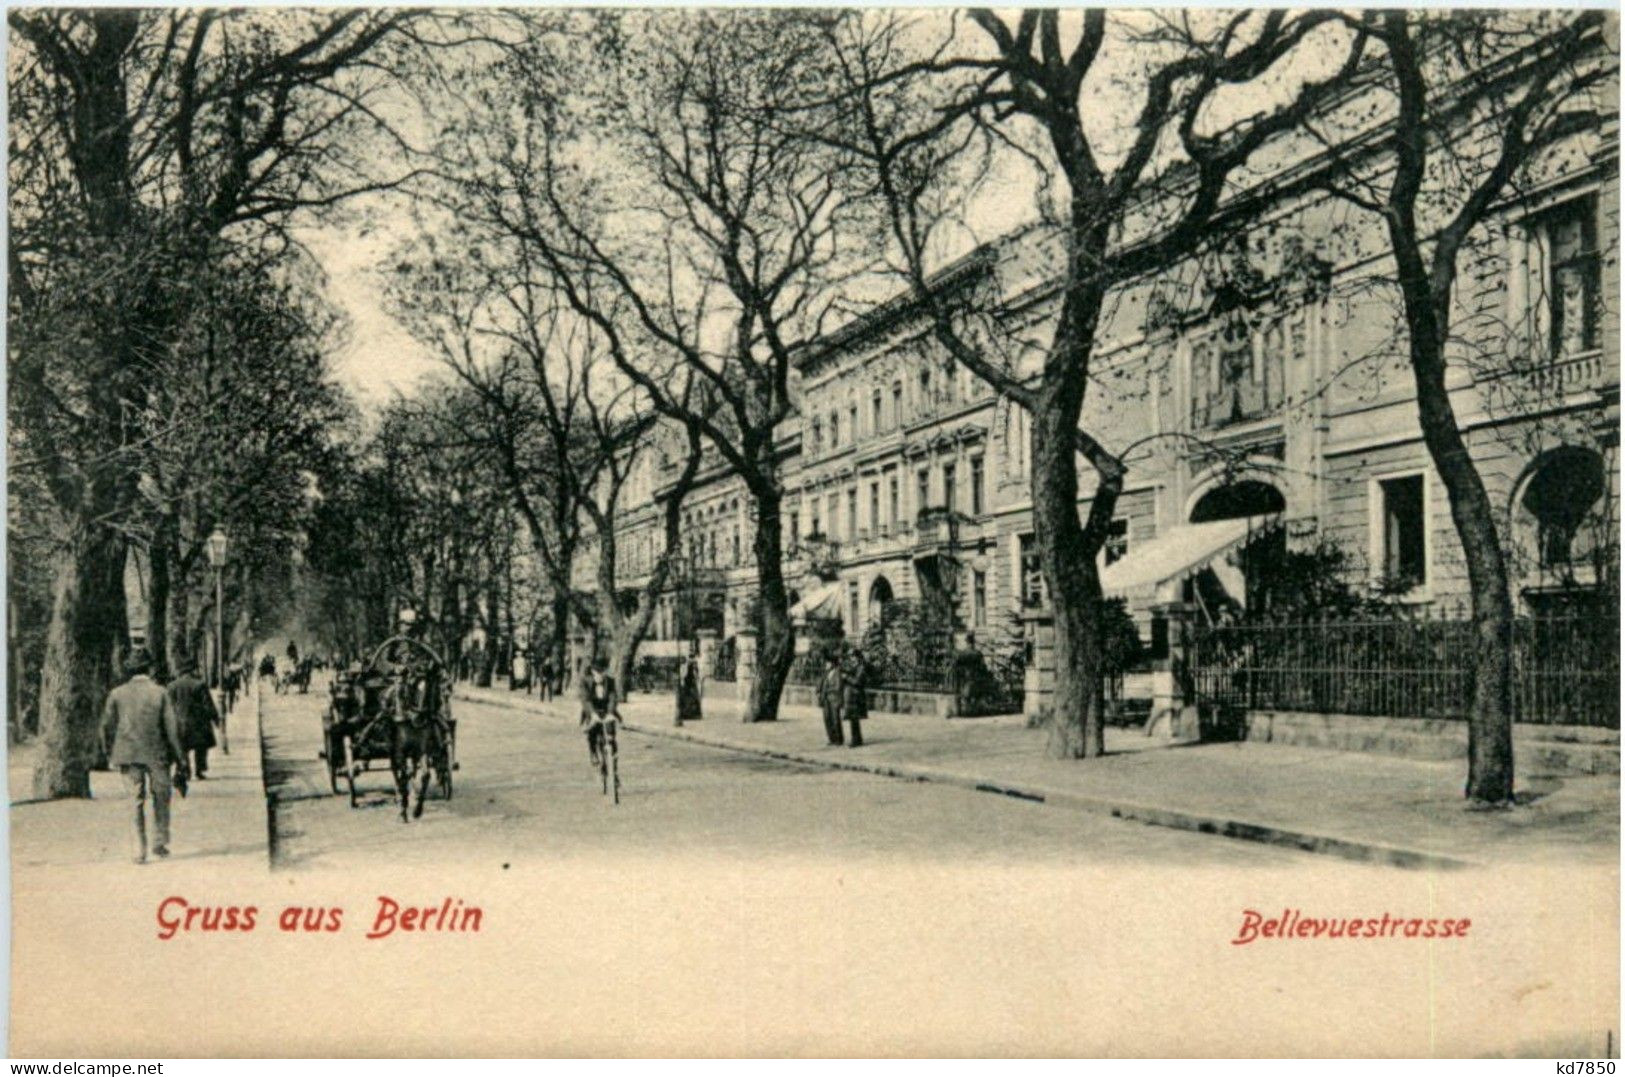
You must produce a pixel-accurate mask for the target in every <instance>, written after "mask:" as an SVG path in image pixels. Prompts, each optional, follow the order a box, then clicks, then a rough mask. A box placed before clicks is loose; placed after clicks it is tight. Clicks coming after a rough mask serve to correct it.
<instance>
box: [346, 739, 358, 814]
mask: <svg viewBox="0 0 1625 1077" xmlns="http://www.w3.org/2000/svg"><path fill="white" fill-rule="evenodd" d="M355 769H356V765H355V743H354V742H353V741H351V739H350V735H349V734H348V733H346V734H345V735H344V780H345V781H347V782H349V783H350V807H352V808H353V807H355V806H356V795H355Z"/></svg>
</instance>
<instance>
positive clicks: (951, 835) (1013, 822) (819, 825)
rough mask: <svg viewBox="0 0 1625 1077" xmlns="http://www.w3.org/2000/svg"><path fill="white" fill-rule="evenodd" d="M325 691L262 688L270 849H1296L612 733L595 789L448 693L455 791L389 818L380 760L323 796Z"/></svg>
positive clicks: (576, 747)
mask: <svg viewBox="0 0 1625 1077" xmlns="http://www.w3.org/2000/svg"><path fill="white" fill-rule="evenodd" d="M323 705H324V693H322V692H320V691H318V690H317V689H314V688H313V690H312V693H311V694H310V695H307V696H298V695H294V696H277V695H267V696H266V697H265V706H266V713H265V723H266V724H265V730H266V734H265V735H266V740H267V743H268V744H269V745H270V749H271V754H272V757H273V760H274V770H275V771H276V772H278V773H277V774H275V775H274V778H275V779H276V780H278V781H280V782H281V783H282V784H281V789H282V793H281V796H282V798H283V803H282V805H281V807H280V808H279V810H278V832H279V835H280V850H279V851H280V862H281V863H283V864H284V865H287V866H294V867H298V866H310V867H323V868H326V867H339V868H350V867H356V866H367V865H369V864H372V863H374V862H381V863H388V864H392V865H398V866H406V865H411V864H424V865H429V864H436V863H465V864H469V865H471V866H472V865H482V866H491V867H496V866H499V865H500V864H507V863H511V862H514V861H523V860H530V861H531V862H535V861H537V860H539V859H556V858H560V857H569V856H572V855H577V854H580V855H590V854H611V855H615V854H632V855H637V854H643V853H649V854H659V853H664V852H670V851H672V850H674V849H675V850H682V851H685V852H688V853H695V854H704V855H711V856H720V857H725V858H749V859H759V858H764V857H768V858H771V857H790V858H806V857H813V858H823V857H838V858H847V859H852V858H863V857H877V858H886V859H893V860H895V859H903V858H906V859H910V860H921V859H924V860H942V861H945V862H957V861H963V860H966V859H974V860H976V861H977V862H1006V863H1012V864H1019V863H1032V862H1042V863H1063V864H1079V863H1091V862H1102V861H1125V860H1127V861H1138V862H1148V863H1166V864H1213V865H1238V866H1240V865H1270V864H1276V865H1280V864H1291V863H1301V862H1304V860H1305V857H1304V855H1303V854H1299V853H1295V852H1292V851H1289V850H1282V849H1274V848H1268V847H1264V846H1258V845H1253V844H1250V843H1245V842H1237V841H1229V840H1225V839H1219V838H1214V837H1207V836H1202V835H1195V834H1189V833H1182V832H1177V831H1171V830H1162V829H1158V828H1153V827H1147V826H1143V825H1140V824H1135V823H1127V822H1121V821H1117V820H1112V819H1108V818H1104V817H1098V816H1089V815H1085V814H1082V813H1076V812H1071V811H1067V810H1064V809H1058V808H1054V807H1044V806H1042V805H1038V804H1032V803H1028V802H1024V801H1020V800H1014V799H1011V798H1008V797H1001V796H996V795H990V794H985V793H975V792H971V791H968V790H962V789H954V788H949V787H944V786H937V785H928V784H920V783H910V782H903V781H897V780H895V779H888V778H881V777H875V776H872V775H866V774H856V773H850V772H838V771H829V770H825V769H822V768H817V767H810V766H803V765H797V764H793V763H785V762H780V761H776V760H769V759H764V758H761V757H757V756H752V755H747V754H743V753H737V752H730V751H725V750H720V749H712V748H705V747H699V746H695V745H688V744H681V743H677V742H674V741H671V740H666V739H663V738H656V737H647V736H639V735H636V734H630V733H623V735H622V739H621V773H622V779H623V785H624V790H623V795H622V802H621V804H620V805H619V806H618V807H617V806H614V805H612V804H611V803H610V802H609V801H608V800H606V799H605V798H604V796H603V795H602V794H601V793H600V791H599V784H598V778H597V774H596V772H595V771H593V770H591V769H590V766H589V763H588V759H587V752H586V746H585V743H584V740H583V738H582V736H581V734H580V733H579V732H578V731H577V730H576V728H575V727H574V725H573V724H572V723H570V722H568V721H567V720H563V719H551V718H543V717H537V716H534V715H530V714H526V713H522V712H516V711H513V710H509V709H506V708H501V707H493V706H487V705H483V704H478V703H474V702H471V701H462V700H460V701H458V702H457V704H456V709H457V716H458V745H457V753H458V758H459V760H460V762H461V769H460V770H459V771H458V772H457V778H456V782H457V786H456V793H455V796H454V797H453V799H452V800H451V801H449V802H445V801H441V800H439V799H437V798H436V797H435V796H434V794H433V793H431V799H430V801H429V803H428V805H427V806H426V808H425V810H424V814H423V817H422V818H421V819H419V820H416V821H414V822H412V823H408V824H402V823H400V822H399V821H398V819H397V818H396V813H395V808H394V803H393V799H392V795H393V789H392V784H391V781H390V778H389V774H388V772H387V768H386V769H383V770H377V771H372V772H368V773H366V774H364V775H363V776H362V788H363V796H362V802H361V805H360V806H359V807H358V808H355V809H351V808H350V807H349V806H348V801H347V798H346V797H343V796H333V795H331V794H330V793H329V792H328V791H327V777H326V773H325V771H324V770H323V769H322V764H321V763H320V762H319V760H318V759H317V753H318V751H319V750H320V748H321V743H320V742H321V735H320V712H321V708H322V706H323Z"/></svg>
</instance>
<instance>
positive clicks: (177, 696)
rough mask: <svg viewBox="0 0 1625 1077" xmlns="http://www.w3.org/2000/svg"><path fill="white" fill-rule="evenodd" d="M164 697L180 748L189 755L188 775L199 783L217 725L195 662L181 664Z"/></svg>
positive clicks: (211, 699) (217, 717) (217, 718)
mask: <svg viewBox="0 0 1625 1077" xmlns="http://www.w3.org/2000/svg"><path fill="white" fill-rule="evenodd" d="M164 694H165V695H167V696H168V697H169V709H170V710H171V711H172V712H173V713H174V715H175V723H176V724H177V725H178V726H179V727H180V736H181V748H183V749H184V750H186V751H188V752H191V753H192V774H193V775H194V776H195V777H196V778H197V780H198V781H202V780H203V779H204V778H206V777H208V773H209V749H210V748H213V747H214V746H215V738H214V730H215V727H216V726H218V725H219V724H220V712H219V711H217V710H216V709H215V706H214V697H213V696H212V695H210V694H209V686H208V685H206V684H204V683H203V678H202V677H200V676H199V675H198V668H197V660H196V659H188V660H187V661H185V662H184V663H183V664H182V666H181V675H180V676H179V677H176V678H175V679H174V680H173V681H170V682H169V687H168V688H167V689H165V690H164Z"/></svg>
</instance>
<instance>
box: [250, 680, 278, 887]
mask: <svg viewBox="0 0 1625 1077" xmlns="http://www.w3.org/2000/svg"><path fill="white" fill-rule="evenodd" d="M264 694H265V686H264V685H262V684H261V683H260V682H259V678H257V677H256V678H255V680H254V733H255V735H256V736H257V737H258V738H259V742H260V790H261V792H263V793H264V795H265V862H266V866H267V867H269V868H271V869H272V870H273V871H274V870H275V869H276V866H277V855H278V853H279V852H280V849H279V847H278V846H279V843H278V841H277V827H276V808H277V798H276V794H275V793H273V792H271V785H270V782H268V781H267V780H266V777H265V776H266V774H268V773H269V772H270V768H269V767H267V766H266V763H268V762H269V759H268V758H267V749H266V747H265V704H264V701H263V697H264Z"/></svg>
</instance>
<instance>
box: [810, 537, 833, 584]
mask: <svg viewBox="0 0 1625 1077" xmlns="http://www.w3.org/2000/svg"><path fill="white" fill-rule="evenodd" d="M800 549H801V552H800V560H801V561H802V563H803V564H804V565H805V566H806V570H807V571H808V572H811V573H812V574H813V575H815V576H820V577H822V578H824V579H826V580H828V579H834V578H835V575H836V574H837V572H839V570H840V567H841V544H840V543H838V542H834V541H832V540H831V539H829V538H827V537H825V536H823V535H808V536H807V537H806V538H804V539H802V540H801V548H800Z"/></svg>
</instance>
